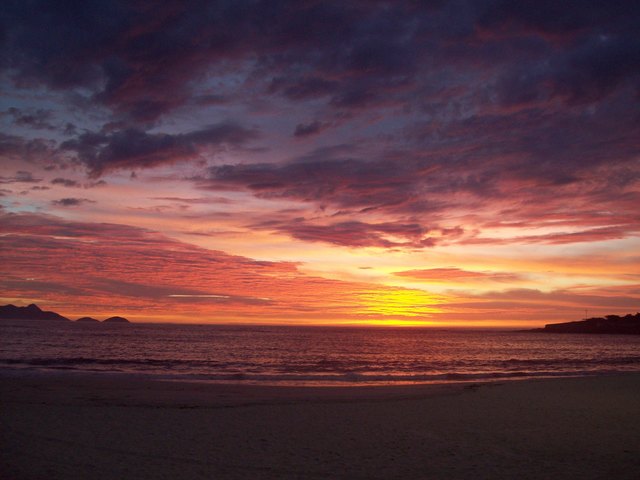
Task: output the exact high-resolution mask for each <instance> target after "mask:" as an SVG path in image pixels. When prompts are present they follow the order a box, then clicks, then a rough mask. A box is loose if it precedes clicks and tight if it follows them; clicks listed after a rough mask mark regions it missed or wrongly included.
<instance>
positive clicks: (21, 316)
mask: <svg viewBox="0 0 640 480" xmlns="http://www.w3.org/2000/svg"><path fill="white" fill-rule="evenodd" d="M0 319H4V320H46V321H61V320H64V321H67V322H68V321H70V320H69V319H68V318H67V317H63V316H62V315H60V314H59V313H56V312H49V311H45V310H42V309H40V307H38V306H37V305H36V304H35V303H32V304H31V305H28V306H26V307H16V306H15V305H4V306H1V307H0Z"/></svg>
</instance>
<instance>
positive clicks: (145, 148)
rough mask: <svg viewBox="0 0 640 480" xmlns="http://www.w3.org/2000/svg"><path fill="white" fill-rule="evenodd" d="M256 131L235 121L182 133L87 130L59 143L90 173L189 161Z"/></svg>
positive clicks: (246, 138) (243, 140) (243, 139)
mask: <svg viewBox="0 0 640 480" xmlns="http://www.w3.org/2000/svg"><path fill="white" fill-rule="evenodd" d="M256 136H257V133H256V132H255V131H253V130H249V129H246V128H244V127H241V126H239V125H236V124H232V123H220V124H217V125H211V126H209V127H206V128H203V129H201V130H195V131H191V132H188V133H183V134H175V135H171V134H163V133H147V132H144V131H142V130H138V129H126V130H118V131H116V132H114V133H96V132H87V133H84V134H82V135H80V136H79V137H77V138H75V139H73V140H67V141H65V142H63V143H62V144H61V146H60V148H61V149H62V150H67V151H74V152H75V153H76V154H77V158H78V160H79V161H80V162H82V163H83V164H85V165H86V167H87V168H88V170H89V175H90V176H92V177H98V176H100V175H101V174H102V173H104V172H106V171H110V170H118V169H136V168H149V167H155V166H158V165H162V164H167V163H174V162H177V161H182V160H187V159H190V158H193V157H194V156H196V155H197V154H198V153H199V152H200V150H201V149H202V148H207V147H208V148H214V149H220V148H225V147H239V146H241V145H242V144H244V143H246V142H247V141H249V140H250V139H252V138H255V137H256Z"/></svg>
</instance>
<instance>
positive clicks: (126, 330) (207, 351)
mask: <svg viewBox="0 0 640 480" xmlns="http://www.w3.org/2000/svg"><path fill="white" fill-rule="evenodd" d="M0 370H2V371H5V372H6V371H9V372H22V373H26V372H33V373H36V372H40V373H43V372H52V371H55V372H61V371H64V372H69V373H93V374H102V375H104V374H112V375H116V374H120V375H123V374H129V375H132V374H133V375H141V376H145V377H151V378H158V379H167V380H199V381H211V382H223V383H229V382H233V383H247V384H265V385H266V384H272V385H384V384H409V383H435V382H438V383H439V382H462V381H482V380H489V379H504V380H510V379H518V378H523V377H556V376H581V375H595V374H608V373H618V372H630V371H636V372H637V371H640V336H633V335H628V336H622V335H583V334H571V335H568V334H564V335H563V334H558V335H553V334H544V333H528V332H527V333H524V332H516V331H494V330H461V329H436V328H375V327H279V326H278V327H275V326H223V325H175V324H126V325H119V324H118V325H113V324H111V325H108V324H80V323H71V322H69V323H67V322H61V323H47V324H42V323H37V322H24V321H15V322H8V321H4V322H1V323H0Z"/></svg>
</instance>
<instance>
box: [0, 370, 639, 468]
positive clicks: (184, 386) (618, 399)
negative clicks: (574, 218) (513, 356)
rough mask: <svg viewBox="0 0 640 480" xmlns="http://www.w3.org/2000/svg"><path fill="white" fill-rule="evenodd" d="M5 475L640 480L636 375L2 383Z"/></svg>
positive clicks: (0, 450)
mask: <svg viewBox="0 0 640 480" xmlns="http://www.w3.org/2000/svg"><path fill="white" fill-rule="evenodd" d="M0 382H1V383H0V385H1V389H0V395H1V396H0V401H1V410H0V478H2V479H51V480H53V479H227V478H243V479H244V478H247V479H288V478H300V479H307V478H308V479H316V478H328V479H332V478H344V479H394V478H395V479H581V480H583V479H596V478H597V479H633V480H637V479H639V478H640V375H635V374H629V375H619V376H604V377H592V378H571V379H552V380H536V381H523V382H510V383H503V384H486V385H454V386H451V385H448V386H447V385H445V386H437V385H436V386H433V385H431V386H429V385H427V386H410V387H371V388H369V387H364V388H284V387H280V388H268V387H251V386H220V385H206V384H197V383H170V382H152V381H147V380H132V379H128V378H122V377H116V378H113V377H108V378H104V377H97V378H96V377H86V376H85V377H75V376H39V377H17V376H7V375H3V376H0Z"/></svg>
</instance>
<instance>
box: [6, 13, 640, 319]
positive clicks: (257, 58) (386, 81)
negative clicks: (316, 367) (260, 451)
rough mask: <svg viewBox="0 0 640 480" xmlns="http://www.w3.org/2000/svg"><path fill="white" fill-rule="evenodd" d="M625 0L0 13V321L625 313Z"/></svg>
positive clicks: (631, 77) (628, 263) (633, 263)
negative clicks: (45, 312) (13, 312)
mask: <svg viewBox="0 0 640 480" xmlns="http://www.w3.org/2000/svg"><path fill="white" fill-rule="evenodd" d="M638 25H640V3H638V2H637V1H616V0H608V1H591V0H575V1H571V0H567V1H563V2H557V1H553V0H536V1H533V0H522V1H513V0H477V1H471V0H469V1H464V0H456V1H447V0H441V1H440V0H436V1H425V2H417V1H376V0H367V1H365V0H353V1H335V2H334V1H330V0H327V1H319V0H296V1H278V0H268V1H257V0H254V1H244V0H231V1H224V0H220V1H188V2H183V1H174V0H166V1H163V2H153V1H132V0H127V1H115V0H114V1H109V2H104V1H98V0H84V1H62V0H60V1H56V2H49V1H31V0H20V1H13V0H8V1H6V2H3V7H2V9H1V11H0V91H1V94H0V256H1V265H0V302H2V303H3V304H4V303H13V304H16V305H27V304H29V303H32V302H35V303H37V304H38V305H40V306H41V307H43V308H46V309H50V310H55V311H57V312H59V313H62V314H64V315H67V316H69V317H71V318H75V317H79V316H83V315H92V316H98V317H100V316H109V315H116V314H117V315H124V316H126V317H128V318H130V319H131V320H133V321H150V322H190V323H194V322H195V323H200V322H207V323H208V322H218V323H236V322H237V323H264V324H278V323H282V324H349V325H350V324H367V325H425V326H444V327H455V326H476V327H485V326H492V327H496V326H500V327H520V326H529V325H530V326H540V325H543V324H545V323H550V322H555V321H568V320H578V319H580V318H583V317H585V315H588V316H597V315H606V314H626V313H631V312H635V311H637V310H640V208H639V207H640V29H638Z"/></svg>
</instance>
